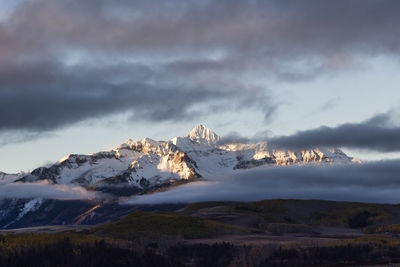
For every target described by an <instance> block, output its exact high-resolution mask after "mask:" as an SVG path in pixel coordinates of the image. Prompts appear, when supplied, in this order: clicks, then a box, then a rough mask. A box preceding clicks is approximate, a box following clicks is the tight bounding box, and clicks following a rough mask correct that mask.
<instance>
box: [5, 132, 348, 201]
mask: <svg viewBox="0 0 400 267" xmlns="http://www.w3.org/2000/svg"><path fill="white" fill-rule="evenodd" d="M221 140H223V139H222V137H220V136H218V135H217V134H215V133H214V132H213V131H211V130H210V129H208V128H207V127H205V126H204V125H199V126H197V127H195V128H194V129H193V130H192V131H191V132H190V133H188V134H187V135H185V136H182V137H175V138H173V139H171V140H170V141H166V142H163V141H154V140H152V139H149V138H145V139H142V140H140V141H133V140H128V141H127V142H125V143H123V144H121V145H119V146H118V147H116V148H114V149H112V150H111V151H106V152H99V153H95V154H91V155H76V154H71V155H68V156H67V157H65V158H63V159H61V160H60V161H58V162H57V163H56V164H54V165H52V166H51V167H48V168H46V167H41V168H37V169H35V170H34V171H32V172H31V173H30V174H29V175H25V176H24V177H22V178H20V179H19V180H18V181H19V182H34V181H37V180H48V181H50V182H52V183H57V184H78V185H81V186H84V187H87V188H90V189H94V190H101V191H107V192H110V190H106V189H105V188H107V187H112V188H113V189H112V190H111V191H112V192H113V194H116V195H129V194H135V193H140V192H145V191H149V190H154V189H158V188H162V187H165V186H170V185H173V184H176V183H177V182H179V183H182V182H185V181H193V180H196V179H199V178H204V179H207V178H208V177H210V176H212V175H220V174H226V173H229V172H232V171H235V170H237V169H248V168H253V167H257V166H261V165H271V166H276V165H290V164H307V163H350V162H352V160H353V159H352V158H350V157H348V156H347V155H345V154H344V153H343V152H342V151H341V150H339V149H327V148H320V149H312V150H302V151H285V150H271V149H269V148H268V144H267V143H258V144H225V145H219V143H220V141H221ZM1 177H2V176H1V174H0V178H1ZM118 192H120V193H118ZM122 192H124V193H122Z"/></svg>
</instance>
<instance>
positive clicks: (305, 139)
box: [219, 111, 400, 152]
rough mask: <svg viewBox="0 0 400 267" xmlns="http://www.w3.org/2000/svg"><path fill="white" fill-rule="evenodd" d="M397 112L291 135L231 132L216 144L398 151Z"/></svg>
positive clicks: (399, 134)
mask: <svg viewBox="0 0 400 267" xmlns="http://www.w3.org/2000/svg"><path fill="white" fill-rule="evenodd" d="M397 118H398V111H390V112H387V113H382V114H378V115H375V116H373V117H372V118H370V119H368V120H366V121H364V122H360V123H345V124H341V125H339V126H336V127H328V126H321V127H319V128H315V129H310V130H305V131H298V132H296V133H294V134H292V135H286V136H277V137H268V134H263V133H260V134H256V135H255V136H253V137H244V136H241V135H239V134H238V133H236V132H232V133H229V134H227V135H226V136H224V137H223V139H222V140H221V141H220V143H219V144H220V145H225V144H231V143H238V142H239V143H256V142H267V143H268V146H269V147H270V148H271V149H290V150H297V149H312V148H317V147H346V148H353V149H363V150H373V151H380V152H398V151H400V126H399V122H398V121H396V119H397Z"/></svg>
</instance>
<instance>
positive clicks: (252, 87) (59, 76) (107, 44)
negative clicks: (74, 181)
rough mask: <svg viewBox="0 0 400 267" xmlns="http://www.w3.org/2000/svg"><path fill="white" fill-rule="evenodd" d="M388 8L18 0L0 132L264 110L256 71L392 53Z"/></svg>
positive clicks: (1, 70) (5, 28)
mask: <svg viewBox="0 0 400 267" xmlns="http://www.w3.org/2000/svg"><path fill="white" fill-rule="evenodd" d="M399 9H400V2H399V1H396V0H387V1H384V2H382V1H374V0H354V1H345V0H337V1H330V0H322V1H321V0H311V1H278V0H271V1H261V0H248V1H228V0H222V1H178V0H175V1H161V0H150V1H128V0H118V1H104V0H88V1H75V0H33V1H28V0H26V1H20V3H19V4H17V5H16V7H15V8H14V9H12V10H11V11H10V12H9V13H8V14H3V15H2V17H1V18H0V114H7V116H0V132H5V131H11V130H18V131H19V130H23V131H29V132H42V131H47V130H51V129H55V128H58V127H62V126H65V125H70V124H73V123H76V122H79V121H83V120H86V119H91V118H98V117H103V116H107V115H110V114H117V113H121V112H127V113H128V114H130V115H131V116H132V117H134V118H141V119H144V120H149V121H166V120H180V119H185V118H188V117H190V116H191V115H194V114H199V113H202V112H205V111H204V110H218V109H220V108H221V107H224V109H227V108H228V109H229V108H232V109H240V108H252V109H257V110H260V111H262V112H264V114H265V117H266V119H268V118H269V117H270V116H271V114H273V111H274V110H275V109H276V105H277V103H276V102H275V100H274V99H272V98H271V96H270V94H269V92H268V89H267V88H266V86H265V81H273V80H275V81H276V80H277V81H285V82H296V81H302V80H308V79H313V78H315V77H319V76H321V75H324V74H325V73H330V72H336V71H341V70H345V69H347V68H351V67H352V66H354V64H357V62H359V61H360V60H362V59H363V58H365V57H367V58H368V57H373V56H379V55H390V56H391V57H397V56H398V55H399V48H400V35H399V34H396V33H397V32H398V25H399V24H400V17H399V16H398V10H399ZM261 81H263V82H264V83H261ZM202 107H207V108H206V109H204V108H202ZM341 130H343V131H346V130H349V129H348V127H347V128H346V127H344V128H343V129H341ZM350 130H351V129H350ZM320 131H326V129H320ZM328 133H329V131H328ZM307 134H309V133H307ZM300 137H301V136H298V138H300ZM302 140H303V142H307V140H306V139H304V138H303V139H302Z"/></svg>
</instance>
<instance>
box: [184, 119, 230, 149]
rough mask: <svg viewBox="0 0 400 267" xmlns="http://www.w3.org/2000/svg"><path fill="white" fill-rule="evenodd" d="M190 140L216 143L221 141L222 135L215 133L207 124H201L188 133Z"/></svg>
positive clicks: (208, 143) (209, 143)
mask: <svg viewBox="0 0 400 267" xmlns="http://www.w3.org/2000/svg"><path fill="white" fill-rule="evenodd" d="M186 137H188V138H189V139H190V140H192V141H194V142H196V143H204V144H207V145H209V146H210V145H216V144H217V143H218V142H219V141H221V139H222V138H221V137H220V136H218V135H217V134H216V133H214V132H213V131H212V130H210V129H209V128H207V127H206V126H204V125H202V124H199V125H197V126H196V127H195V128H193V130H191V131H190V133H188V134H187V135H186Z"/></svg>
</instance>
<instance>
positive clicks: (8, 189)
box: [0, 181, 99, 200]
mask: <svg viewBox="0 0 400 267" xmlns="http://www.w3.org/2000/svg"><path fill="white" fill-rule="evenodd" d="M98 197H99V195H98V194H97V193H95V192H90V191H87V190H86V189H85V188H83V187H81V186H69V185H60V184H50V183H49V182H47V181H41V182H37V183H9V184H5V185H0V199H5V198H45V199H61V200H72V199H94V198H98Z"/></svg>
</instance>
